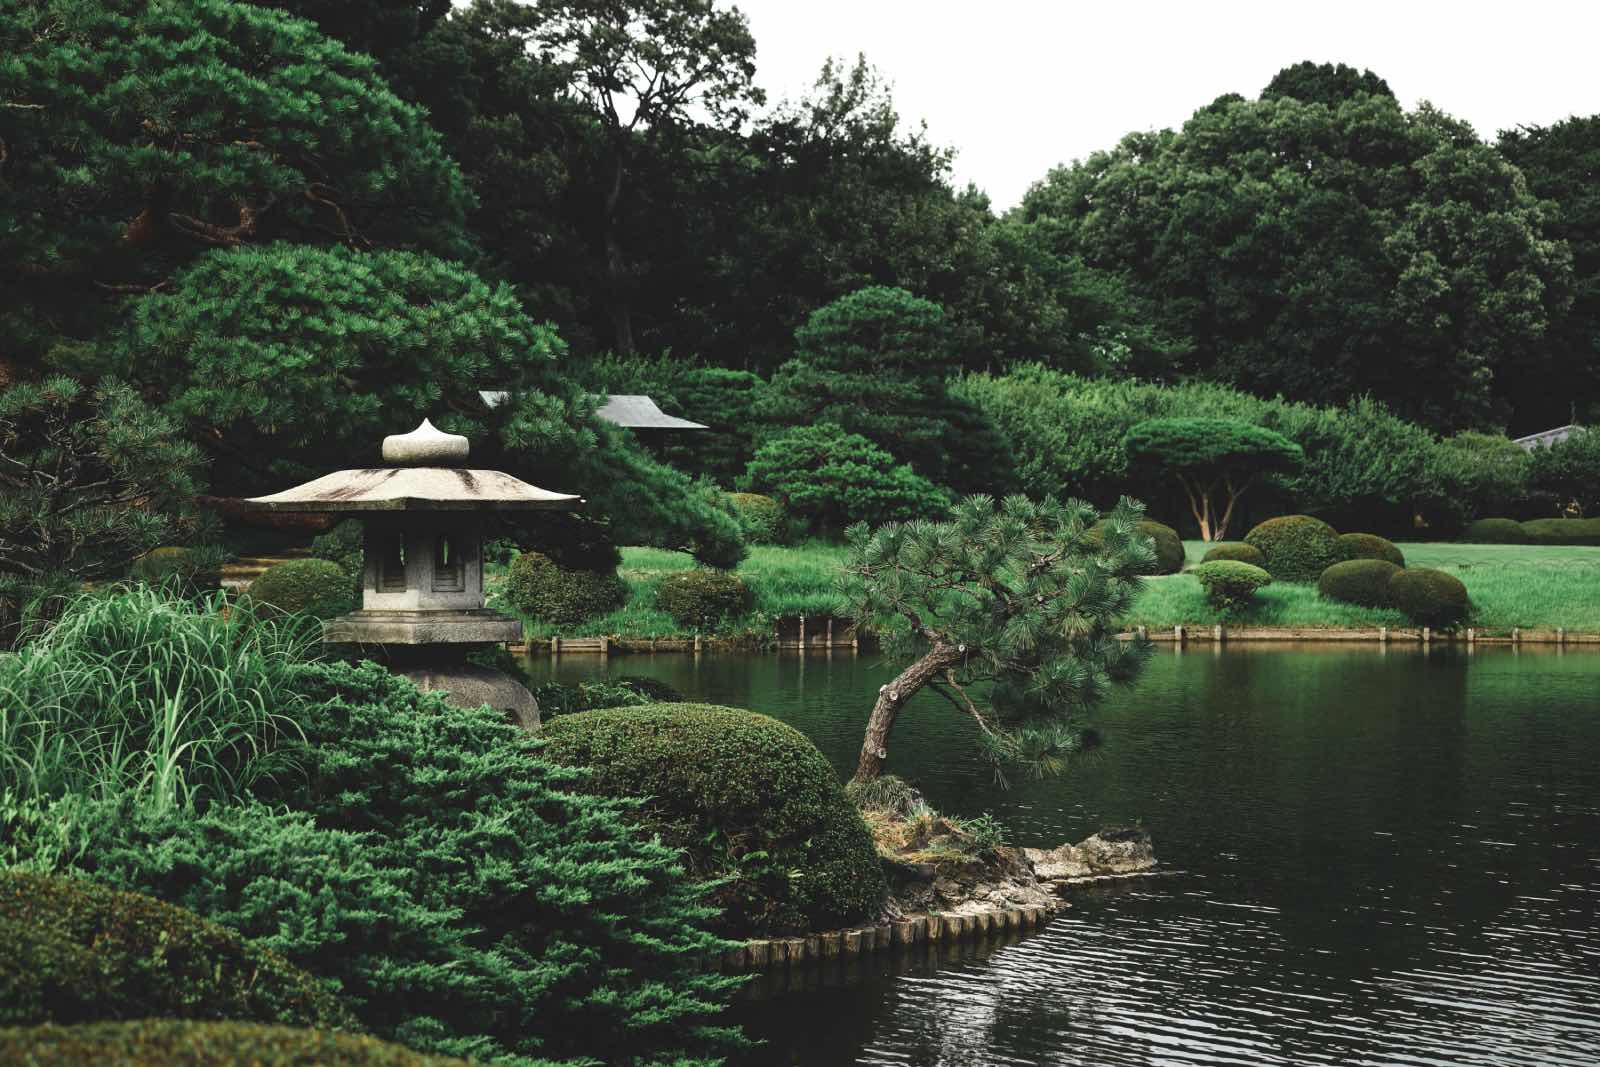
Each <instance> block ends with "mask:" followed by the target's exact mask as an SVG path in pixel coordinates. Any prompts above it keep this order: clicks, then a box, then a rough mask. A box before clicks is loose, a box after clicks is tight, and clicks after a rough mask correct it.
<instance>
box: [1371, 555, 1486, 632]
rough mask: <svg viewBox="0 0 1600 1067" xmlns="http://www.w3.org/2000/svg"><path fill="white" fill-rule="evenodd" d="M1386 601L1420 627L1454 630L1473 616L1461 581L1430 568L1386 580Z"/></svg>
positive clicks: (1400, 572)
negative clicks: (1453, 628)
mask: <svg viewBox="0 0 1600 1067" xmlns="http://www.w3.org/2000/svg"><path fill="white" fill-rule="evenodd" d="M1389 600H1390V603H1392V604H1393V605H1394V606H1395V607H1397V608H1399V609H1400V610H1401V611H1403V612H1405V614H1406V615H1407V616H1409V617H1410V618H1411V620H1412V621H1413V622H1416V623H1419V624H1421V625H1423V626H1443V627H1450V626H1455V625H1457V624H1459V623H1461V622H1464V621H1465V620H1466V618H1467V616H1468V615H1470V614H1471V613H1472V601H1471V599H1470V598H1469V597H1468V596H1467V587H1466V586H1465V585H1463V584H1462V582H1461V579H1459V578H1457V577H1456V576H1455V575H1453V574H1446V573H1445V572H1444V571H1437V570H1433V569H1432V568H1430V567H1412V568H1410V569H1409V570H1403V571H1398V572H1396V573H1395V575H1394V576H1393V577H1391V578H1390V579H1389Z"/></svg>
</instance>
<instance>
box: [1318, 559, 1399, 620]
mask: <svg viewBox="0 0 1600 1067" xmlns="http://www.w3.org/2000/svg"><path fill="white" fill-rule="evenodd" d="M1398 573H1400V568H1399V567H1398V566H1397V565H1395V564H1394V563H1391V562H1390V561H1389V560H1386V559H1351V560H1346V561H1344V562H1343V563H1335V564H1334V565H1333V566H1331V567H1329V568H1328V569H1327V570H1325V571H1323V572H1322V577H1320V578H1318V579H1317V592H1318V593H1320V594H1321V595H1323V596H1325V597H1327V598H1328V599H1329V600H1342V601H1344V602H1345V603H1346V604H1360V605H1362V606H1363V607H1369V608H1387V607H1390V606H1391V602H1390V593H1389V581H1390V579H1392V578H1393V577H1394V576H1395V575H1396V574H1398Z"/></svg>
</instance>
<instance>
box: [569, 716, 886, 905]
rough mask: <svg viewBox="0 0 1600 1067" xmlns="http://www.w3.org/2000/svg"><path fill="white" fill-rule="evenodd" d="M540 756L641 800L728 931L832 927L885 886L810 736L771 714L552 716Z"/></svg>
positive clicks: (861, 827)
mask: <svg viewBox="0 0 1600 1067" xmlns="http://www.w3.org/2000/svg"><path fill="white" fill-rule="evenodd" d="M545 738H546V743H547V747H546V749H545V752H546V754H547V755H549V756H550V757H552V758H554V759H557V760H559V761H561V762H563V763H569V764H572V765H575V766H581V767H590V768H593V770H594V778H593V787H594V788H596V789H598V790H600V791H602V792H604V793H607V794H610V795H614V796H624V797H636V796H642V797H648V798H650V799H649V800H648V801H647V802H646V804H645V806H644V808H643V809H642V812H641V816H642V818H643V819H644V820H645V822H646V824H647V825H648V826H650V827H651V828H652V829H655V830H657V831H659V832H660V833H661V834H662V836H663V838H664V839H665V840H666V842H667V843H668V844H672V845H676V846H679V847H682V848H684V849H686V850H687V856H688V860H689V863H690V865H691V868H692V869H693V870H694V872H695V873H696V874H698V875H701V876H710V877H716V878H719V879H726V881H724V882H722V884H720V885H719V886H718V888H717V889H716V891H715V892H716V896H717V900H718V902H719V903H720V904H722V905H723V907H724V908H725V911H724V915H723V920H722V923H723V927H724V929H726V930H727V931H728V932H729V933H730V934H732V935H738V936H745V935H762V934H767V935H770V934H778V933H800V932H804V931H806V930H824V929H832V928H835V927H838V926H843V925H847V924H849V923H852V922H861V921H864V920H867V919H870V918H872V917H873V916H875V915H876V913H877V909H878V907H879V906H880V905H881V904H882V902H883V898H884V895H885V893H886V891H887V890H886V887H885V884H884V879H883V872H882V870H881V869H880V867H879V865H878V857H877V851H876V849H875V848H874V846H873V843H872V837H871V835H870V834H869V833H868V832H867V828H866V825H865V824H864V823H863V822H862V821H861V816H860V815H859V814H858V813H857V812H856V810H855V808H854V807H853V806H851V804H850V802H849V801H848V800H847V799H846V798H845V795H844V790H843V788H842V787H841V786H840V784H839V780H838V778H837V777H836V776H835V775H834V771H833V768H832V767H831V766H829V764H828V761H827V760H826V759H825V758H823V755H822V753H821V752H819V751H817V748H816V746H815V745H813V744H812V743H811V742H810V741H808V740H807V739H806V738H805V736H804V735H803V734H801V733H800V732H799V731H797V730H795V729H794V728H793V727H790V726H786V725H784V724H783V723H780V722H778V721H777V720H776V719H771V718H768V717H767V716H765V715H757V714H753V713H751V712H747V711H741V710H738V709H734V708H718V707H711V706H708V705H703V704H664V705H656V706H653V707H644V708H625V709H620V710H616V711H592V712H585V713H583V714H580V715H571V716H565V717H562V718H559V719H557V720H555V721H554V722H552V723H551V724H550V725H549V727H548V728H547V729H546V731H545Z"/></svg>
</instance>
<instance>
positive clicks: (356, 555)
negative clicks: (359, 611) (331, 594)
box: [311, 519, 366, 606]
mask: <svg viewBox="0 0 1600 1067" xmlns="http://www.w3.org/2000/svg"><path fill="white" fill-rule="evenodd" d="M311 555H312V556H313V557H315V558H316V559H325V560H327V561H328V562H330V563H337V564H338V565H339V569H340V570H342V571H344V573H345V577H346V578H348V579H349V586H350V595H351V597H352V599H353V601H354V603H355V604H356V605H358V606H359V605H360V603H361V587H362V584H363V583H364V582H365V580H366V527H365V526H364V525H363V524H362V522H361V521H360V520H359V519H346V520H345V521H343V522H341V523H339V524H337V525H336V526H334V527H333V529H331V530H329V531H328V532H327V533H320V534H318V535H317V536H315V537H313V538H312V539H311Z"/></svg>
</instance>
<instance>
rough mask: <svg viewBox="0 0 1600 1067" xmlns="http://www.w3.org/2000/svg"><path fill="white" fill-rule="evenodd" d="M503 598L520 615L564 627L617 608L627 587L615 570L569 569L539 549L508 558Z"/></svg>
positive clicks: (625, 597) (625, 593)
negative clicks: (509, 564) (508, 567)
mask: <svg viewBox="0 0 1600 1067" xmlns="http://www.w3.org/2000/svg"><path fill="white" fill-rule="evenodd" d="M505 598H506V601H507V602H508V603H510V605H511V606H512V607H513V608H515V609H516V610H517V611H518V612H519V613H521V614H523V615H527V616H529V617H531V618H535V619H539V620H540V621H542V622H548V623H554V624H556V625H561V626H564V625H570V624H572V623H579V622H583V621H584V620H586V619H592V618H595V617H596V616H598V615H604V614H605V613H606V612H608V611H615V610H616V609H617V608H620V607H621V606H622V605H623V604H625V603H627V600H628V586H627V584H626V583H625V582H623V580H622V579H621V578H619V577H617V575H616V572H615V571H586V570H574V569H569V568H567V567H562V566H560V565H559V564H557V563H556V562H555V561H554V560H552V559H551V558H550V557H549V556H546V555H545V554H544V553H542V552H523V553H522V554H521V555H519V556H517V558H516V559H514V560H512V561H511V570H510V573H509V574H508V575H507V578H506V586H505Z"/></svg>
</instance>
